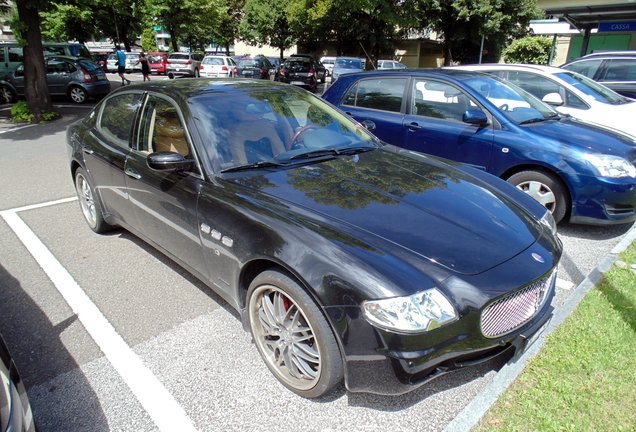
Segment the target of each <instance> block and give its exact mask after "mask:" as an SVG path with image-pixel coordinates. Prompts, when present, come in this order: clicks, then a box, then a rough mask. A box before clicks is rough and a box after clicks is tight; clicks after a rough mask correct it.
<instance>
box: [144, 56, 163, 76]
mask: <svg viewBox="0 0 636 432" xmlns="http://www.w3.org/2000/svg"><path fill="white" fill-rule="evenodd" d="M166 56H167V54H166V53H160V52H152V53H148V54H146V57H147V58H148V64H149V65H150V72H152V73H156V74H157V75H161V74H164V75H165V74H166V73H167V72H166V68H167V65H168V58H167V57H166Z"/></svg>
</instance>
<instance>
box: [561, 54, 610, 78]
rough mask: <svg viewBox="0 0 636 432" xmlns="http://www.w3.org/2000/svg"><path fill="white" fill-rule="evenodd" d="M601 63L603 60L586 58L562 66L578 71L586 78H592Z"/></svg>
mask: <svg viewBox="0 0 636 432" xmlns="http://www.w3.org/2000/svg"><path fill="white" fill-rule="evenodd" d="M601 63H603V60H599V59H597V60H587V61H580V62H576V63H572V64H569V65H565V66H564V67H563V68H564V69H567V70H571V71H574V72H578V73H580V74H581V75H585V76H586V77H588V78H594V75H596V71H597V70H598V68H599V66H600V65H601Z"/></svg>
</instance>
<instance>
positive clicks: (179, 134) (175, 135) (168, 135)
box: [152, 113, 190, 156]
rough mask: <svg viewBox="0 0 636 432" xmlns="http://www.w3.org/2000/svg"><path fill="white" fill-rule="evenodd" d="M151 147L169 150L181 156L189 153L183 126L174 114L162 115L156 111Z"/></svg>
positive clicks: (156, 149)
mask: <svg viewBox="0 0 636 432" xmlns="http://www.w3.org/2000/svg"><path fill="white" fill-rule="evenodd" d="M152 147H153V150H154V151H156V152H159V151H170V152H175V153H179V154H182V155H183V156H188V155H189V154H190V150H189V149H188V141H187V140H186V138H185V134H184V130H183V126H181V122H180V121H179V118H178V117H176V114H172V113H168V114H167V115H163V116H162V115H161V114H160V113H157V117H156V119H155V125H154V132H153V135H152Z"/></svg>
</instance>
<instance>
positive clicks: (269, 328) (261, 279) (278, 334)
mask: <svg viewBox="0 0 636 432" xmlns="http://www.w3.org/2000/svg"><path fill="white" fill-rule="evenodd" d="M247 311H248V318H249V325H250V330H251V332H252V336H253V338H254V342H255V344H256V347H257V348H258V351H259V353H260V354H261V357H262V358H263V360H264V361H265V364H266V365H267V367H268V368H269V370H270V371H271V372H272V373H273V374H274V376H275V377H276V378H277V379H278V380H279V381H280V382H281V383H282V384H283V385H284V386H285V387H287V388H288V389H290V390H291V391H293V392H294V393H296V394H298V395H300V396H303V397H306V398H316V397H319V396H322V395H324V394H327V393H329V392H331V391H332V390H333V389H334V388H335V387H336V386H337V385H338V384H340V382H341V381H342V378H343V375H344V371H343V369H344V367H343V363H342V358H341V356H340V351H339V349H338V344H337V343H336V339H335V337H334V335H333V332H332V330H331V327H329V324H328V323H327V320H326V318H325V316H324V315H323V313H322V312H321V310H320V308H319V307H318V306H317V305H316V303H315V302H314V300H313V299H312V298H311V297H310V296H309V294H307V292H306V291H305V290H304V289H303V288H302V287H301V286H300V285H299V284H298V283H297V282H296V281H295V280H294V279H293V278H292V277H291V276H290V275H288V274H287V273H285V272H284V271H282V270H281V271H277V270H267V271H265V272H263V273H261V274H260V275H258V276H257V277H256V279H254V281H253V282H252V283H251V285H250V288H249V291H248V293H247Z"/></svg>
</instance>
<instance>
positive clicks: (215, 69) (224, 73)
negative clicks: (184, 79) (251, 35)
mask: <svg viewBox="0 0 636 432" xmlns="http://www.w3.org/2000/svg"><path fill="white" fill-rule="evenodd" d="M235 66H236V65H235V64H234V60H232V58H231V57H228V56H224V55H211V56H206V57H205V58H204V59H203V61H202V62H201V66H200V67H199V75H201V76H202V77H209V78H229V77H232V76H234V67H235Z"/></svg>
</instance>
